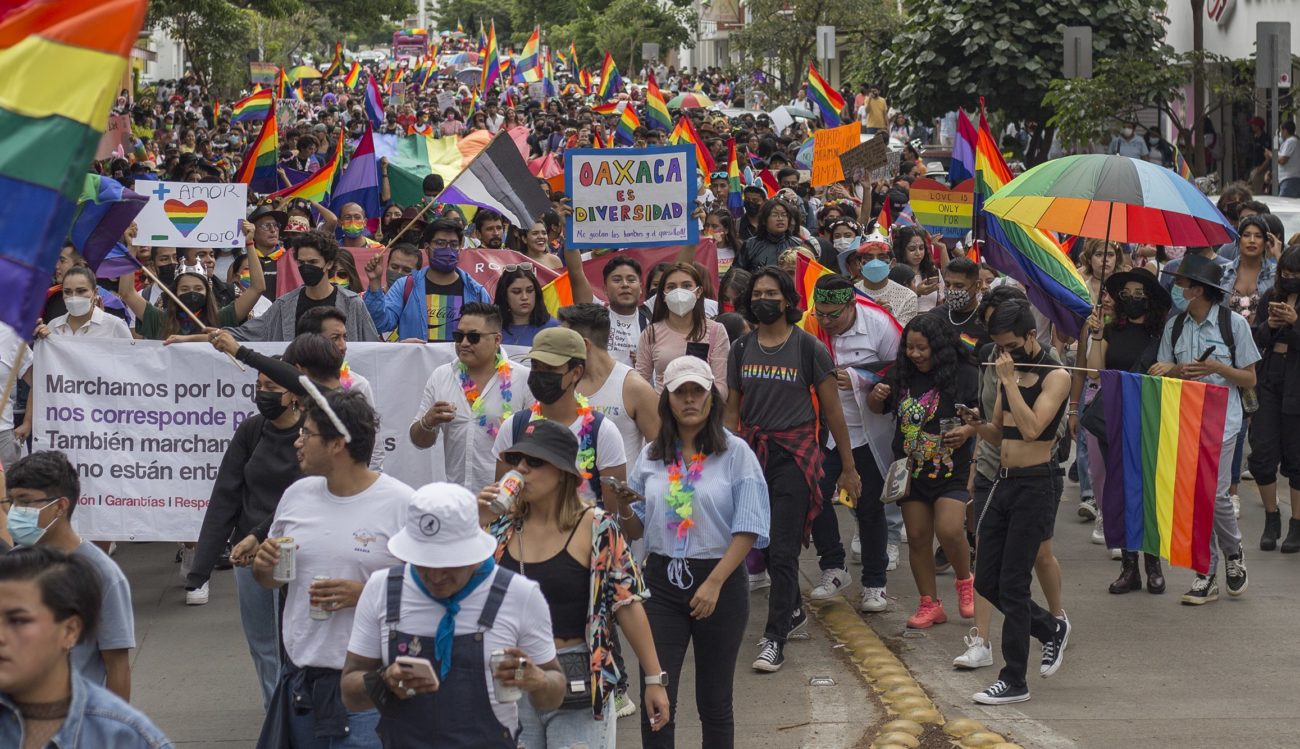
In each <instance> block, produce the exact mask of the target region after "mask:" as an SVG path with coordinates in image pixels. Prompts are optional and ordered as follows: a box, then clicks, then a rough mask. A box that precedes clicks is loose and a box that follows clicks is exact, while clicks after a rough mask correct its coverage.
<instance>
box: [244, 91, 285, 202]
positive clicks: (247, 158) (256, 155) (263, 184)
mask: <svg viewBox="0 0 1300 749" xmlns="http://www.w3.org/2000/svg"><path fill="white" fill-rule="evenodd" d="M279 158H280V136H279V132H278V131H277V129H276V124H275V112H274V111H271V112H269V113H268V114H267V116H266V120H265V121H264V122H262V132H260V133H258V134H257V139H256V140H254V141H253V145H252V146H250V147H249V149H248V153H246V154H244V161H243V163H241V164H240V165H239V171H238V172H236V173H235V178H234V181H235V182H243V183H244V184H246V185H248V189H249V190H251V191H253V192H264V193H265V192H275V191H276V189H278V188H279V187H280V177H279V174H278V172H277V167H278V166H279Z"/></svg>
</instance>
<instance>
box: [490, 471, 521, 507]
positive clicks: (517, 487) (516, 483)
mask: <svg viewBox="0 0 1300 749" xmlns="http://www.w3.org/2000/svg"><path fill="white" fill-rule="evenodd" d="M497 487H498V488H499V489H500V491H499V493H498V494H497V497H496V499H494V500H492V504H491V505H489V506H490V507H491V508H492V511H493V512H495V513H496V514H498V515H505V514H508V513H509V512H510V510H512V509H513V508H514V506H515V502H518V501H519V495H520V494H522V493H523V491H524V475H523V474H522V473H520V472H519V471H506V473H505V475H504V476H502V477H501V480H500V481H499V482H497Z"/></svg>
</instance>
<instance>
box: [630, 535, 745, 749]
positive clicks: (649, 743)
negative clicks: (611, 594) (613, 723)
mask: <svg viewBox="0 0 1300 749" xmlns="http://www.w3.org/2000/svg"><path fill="white" fill-rule="evenodd" d="M718 561H720V560H717V559H691V560H689V561H688V562H687V564H689V565H690V571H691V576H692V577H693V578H694V584H693V585H692V586H691V588H690V590H682V589H681V588H678V587H677V586H676V585H673V584H672V583H670V582H669V581H668V571H667V570H668V559H667V558H666V557H663V556H660V555H659V554H651V555H650V558H649V559H647V560H646V564H645V582H646V585H647V586H648V587H649V588H650V598H649V599H648V600H647V601H646V602H645V604H644V605H645V613H646V618H648V619H649V620H650V633H651V634H652V635H653V637H654V643H655V652H656V653H658V655H659V663H660V664H661V665H662V666H663V669H664V670H665V671H667V672H668V702H669V705H670V706H671V708H672V712H671V719H670V720H669V721H668V724H667V725H665V726H664V727H663V728H661V729H659V730H658V731H651V730H650V719H649V715H648V714H647V713H646V711H645V709H644V708H642V710H641V746H642V747H645V749H670V748H671V747H672V746H674V735H675V732H676V725H677V689H678V687H679V686H680V684H679V682H678V677H679V676H680V675H681V673H682V662H683V661H684V660H685V659H686V648H687V647H688V646H691V645H692V644H693V645H694V648H695V708H696V710H698V711H699V714H700V727H701V730H702V733H703V742H702V745H703V746H706V747H710V749H713V748H714V747H716V748H717V749H731V747H733V746H734V745H735V732H736V731H735V728H736V721H735V716H734V715H733V713H732V689H733V680H734V678H735V674H736V657H737V656H738V654H739V652H740V642H741V640H743V639H744V637H745V623H746V622H747V621H748V620H749V578H748V575H746V574H745V565H744V564H741V565H740V566H738V567H737V568H736V570H735V571H734V572H732V573H731V576H730V577H728V578H727V581H726V582H725V583H723V585H722V589H721V590H720V591H719V592H718V605H717V607H716V608H715V609H714V611H713V614H712V615H711V616H709V617H707V618H704V619H695V618H692V617H691V596H694V595H695V591H696V589H698V588H699V587H700V585H701V584H702V583H703V582H704V581H705V580H706V579H708V577H709V575H710V574H711V573H712V572H713V568H714V567H716V566H717V564H718ZM641 704H642V705H644V704H645V669H644V668H643V669H642V670H641ZM606 720H608V718H606Z"/></svg>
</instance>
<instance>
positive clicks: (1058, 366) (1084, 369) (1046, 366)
mask: <svg viewBox="0 0 1300 749" xmlns="http://www.w3.org/2000/svg"><path fill="white" fill-rule="evenodd" d="M997 365H998V363H997V362H992V361H986V362H983V363H982V365H981V366H985V367H996V366H997ZM1015 366H1017V367H1041V368H1043V369H1068V370H1071V371H1073V372H1094V373H1100V372H1101V370H1100V369H1090V368H1088V367H1067V366H1066V365H1064V364H1017V365H1015Z"/></svg>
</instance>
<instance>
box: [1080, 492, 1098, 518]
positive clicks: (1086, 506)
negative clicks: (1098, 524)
mask: <svg viewBox="0 0 1300 749" xmlns="http://www.w3.org/2000/svg"><path fill="white" fill-rule="evenodd" d="M1079 517H1081V518H1083V520H1084V522H1091V521H1093V520H1096V519H1097V500H1096V499H1094V498H1092V497H1084V498H1083V501H1081V502H1079Z"/></svg>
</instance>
